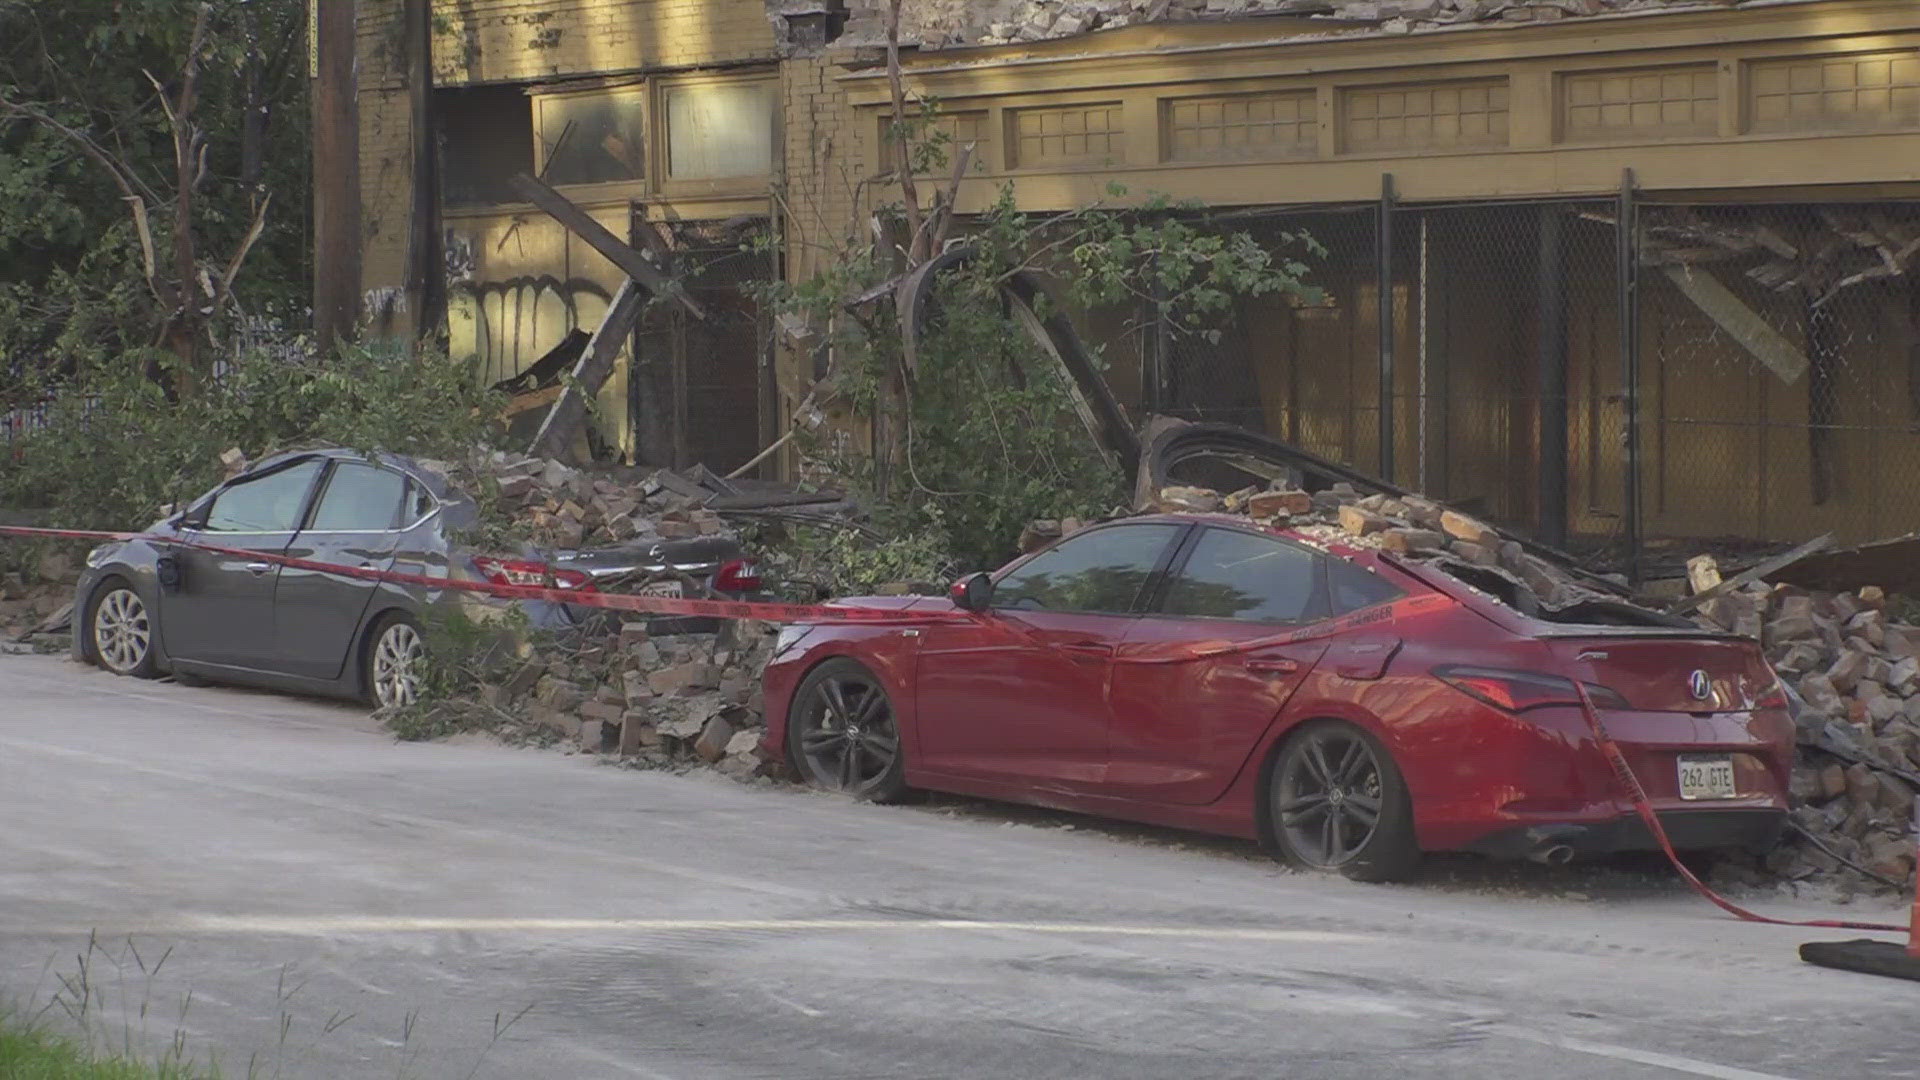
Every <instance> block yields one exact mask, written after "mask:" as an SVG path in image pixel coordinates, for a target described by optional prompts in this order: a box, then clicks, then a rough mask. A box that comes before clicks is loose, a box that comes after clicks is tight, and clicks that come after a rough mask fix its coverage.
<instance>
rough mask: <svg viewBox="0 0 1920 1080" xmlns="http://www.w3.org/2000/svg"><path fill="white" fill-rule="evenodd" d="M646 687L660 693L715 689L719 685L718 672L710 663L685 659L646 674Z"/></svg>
mask: <svg viewBox="0 0 1920 1080" xmlns="http://www.w3.org/2000/svg"><path fill="white" fill-rule="evenodd" d="M647 687H648V688H649V689H651V690H652V691H653V692H654V693H656V694H662V695H666V694H684V693H687V692H689V691H694V690H717V689H719V687H720V672H719V669H718V668H716V667H714V666H713V665H712V664H705V663H700V662H698V661H687V662H685V663H679V664H674V665H673V666H671V667H665V668H661V669H660V670H659V671H656V672H654V673H653V674H651V675H649V676H647Z"/></svg>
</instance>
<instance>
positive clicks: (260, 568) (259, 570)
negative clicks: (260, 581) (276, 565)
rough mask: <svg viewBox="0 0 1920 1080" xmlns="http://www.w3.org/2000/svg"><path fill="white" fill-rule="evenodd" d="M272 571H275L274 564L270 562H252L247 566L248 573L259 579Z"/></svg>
mask: <svg viewBox="0 0 1920 1080" xmlns="http://www.w3.org/2000/svg"><path fill="white" fill-rule="evenodd" d="M271 569H273V564H272V563H270V562H250V563H248V564H247V573H249V574H252V575H253V576H254V577H259V576H260V575H261V574H264V573H266V572H267V571H269V570H271Z"/></svg>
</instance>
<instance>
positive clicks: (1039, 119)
mask: <svg viewBox="0 0 1920 1080" xmlns="http://www.w3.org/2000/svg"><path fill="white" fill-rule="evenodd" d="M1007 115H1008V117H1009V120H1008V123H1009V126H1010V127H1011V128H1012V143H1013V146H1012V150H1013V161H1012V164H1013V165H1014V166H1016V167H1018V168H1023V169H1031V168H1039V167H1043V166H1050V165H1105V164H1118V163H1119V161H1120V159H1121V158H1123V157H1125V156H1126V139H1127V133H1126V125H1125V123H1124V122H1123V121H1122V119H1121V109H1120V103H1119V102H1117V101H1108V102H1102V103H1099V104H1095V105H1066V106H1062V107H1059V108H1044V109H1016V110H1012V111H1010V112H1009V113H1008V114H1007Z"/></svg>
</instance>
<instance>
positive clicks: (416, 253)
mask: <svg viewBox="0 0 1920 1080" xmlns="http://www.w3.org/2000/svg"><path fill="white" fill-rule="evenodd" d="M406 35H407V37H406V40H407V103H408V105H409V107H410V108H411V111H412V116H413V125H412V127H413V169H412V174H411V178H410V179H411V181H412V184H413V209H412V212H411V214H410V215H409V216H408V223H407V310H408V311H410V312H412V313H413V334H414V337H415V338H416V339H426V338H429V337H437V336H439V334H440V333H441V330H442V328H443V327H444V326H445V325H446V321H447V262H446V254H445V252H444V251H443V250H442V248H443V241H442V238H441V226H440V151H439V146H438V140H437V137H436V134H435V126H434V116H433V3H432V0H406Z"/></svg>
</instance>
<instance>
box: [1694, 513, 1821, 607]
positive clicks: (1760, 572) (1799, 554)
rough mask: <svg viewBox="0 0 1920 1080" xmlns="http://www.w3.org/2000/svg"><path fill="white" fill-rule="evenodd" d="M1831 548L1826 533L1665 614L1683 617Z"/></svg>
mask: <svg viewBox="0 0 1920 1080" xmlns="http://www.w3.org/2000/svg"><path fill="white" fill-rule="evenodd" d="M1832 546H1833V534H1832V533H1828V534H1826V535H1825V536H1817V537H1815V538H1813V539H1812V540H1809V541H1807V542H1806V543H1804V544H1801V545H1800V546H1799V547H1797V548H1794V549H1793V550H1792V551H1788V552H1785V553H1783V554H1779V555H1775V556H1774V557H1773V558H1771V559H1768V560H1766V561H1765V562H1762V563H1758V564H1756V565H1754V566H1752V567H1750V568H1748V569H1746V570H1742V571H1741V572H1740V573H1738V574H1735V575H1733V576H1732V577H1730V578H1727V579H1726V580H1725V581H1722V582H1721V583H1720V584H1718V585H1715V586H1714V587H1713V588H1711V589H1707V590H1705V591H1703V592H1697V593H1694V594H1693V595H1692V596H1689V597H1687V598H1686V599H1685V600H1682V601H1680V602H1679V603H1677V604H1675V605H1673V606H1672V607H1670V608H1668V609H1667V614H1669V615H1685V614H1686V613H1687V612H1689V611H1692V610H1693V609H1695V608H1697V607H1699V606H1700V605H1701V604H1704V603H1706V602H1707V601H1709V600H1714V599H1718V598H1719V597H1722V596H1725V595H1727V594H1728V593H1730V592H1733V591H1734V590H1735V589H1738V588H1740V587H1741V586H1743V585H1746V584H1748V583H1749V582H1754V581H1761V580H1764V579H1765V578H1767V577H1768V576H1770V575H1773V574H1777V573H1779V572H1780V571H1782V570H1785V569H1786V568H1787V567H1789V566H1792V565H1793V564H1794V563H1797V562H1799V561H1800V560H1801V559H1804V558H1806V557H1807V556H1809V555H1818V554H1819V553H1820V552H1822V551H1825V550H1827V549H1828V548H1830V547H1832Z"/></svg>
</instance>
